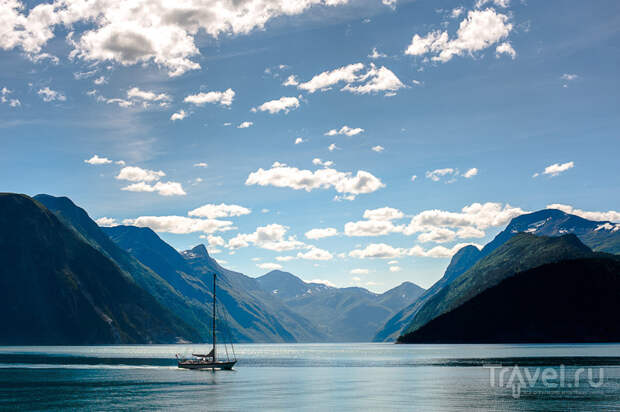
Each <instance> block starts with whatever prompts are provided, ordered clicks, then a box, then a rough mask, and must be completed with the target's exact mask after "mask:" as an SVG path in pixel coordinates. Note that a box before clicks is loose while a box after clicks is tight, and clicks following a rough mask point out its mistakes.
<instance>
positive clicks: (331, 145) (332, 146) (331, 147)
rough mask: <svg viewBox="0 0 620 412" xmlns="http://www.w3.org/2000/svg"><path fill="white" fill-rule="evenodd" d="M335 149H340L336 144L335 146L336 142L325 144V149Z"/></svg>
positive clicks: (331, 150)
mask: <svg viewBox="0 0 620 412" xmlns="http://www.w3.org/2000/svg"><path fill="white" fill-rule="evenodd" d="M336 149H340V148H339V147H338V146H336V143H332V144H330V145H329V146H327V150H329V151H330V152H333V151H334V150H336Z"/></svg>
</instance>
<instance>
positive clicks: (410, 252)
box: [349, 243, 482, 259]
mask: <svg viewBox="0 0 620 412" xmlns="http://www.w3.org/2000/svg"><path fill="white" fill-rule="evenodd" d="M468 245H474V246H476V247H478V248H482V246H481V245H478V244H475V243H458V244H456V245H454V246H452V247H451V248H447V247H444V246H435V247H434V248H431V249H424V248H422V247H421V246H419V245H415V246H413V247H411V248H402V247H394V246H391V245H388V244H385V243H371V244H370V245H368V246H366V247H365V248H363V249H355V250H352V251H350V252H349V256H351V257H354V258H357V259H394V258H401V257H405V256H417V257H430V258H449V257H451V256H453V255H454V254H455V253H456V252H458V251H459V249H461V248H463V247H465V246H468Z"/></svg>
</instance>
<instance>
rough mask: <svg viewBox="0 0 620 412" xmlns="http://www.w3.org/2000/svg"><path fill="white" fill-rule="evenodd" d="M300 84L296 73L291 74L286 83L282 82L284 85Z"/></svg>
mask: <svg viewBox="0 0 620 412" xmlns="http://www.w3.org/2000/svg"><path fill="white" fill-rule="evenodd" d="M298 84H299V81H297V76H295V75H294V74H291V75H290V76H288V77H287V78H286V80H285V81H284V83H282V86H297V85H298Z"/></svg>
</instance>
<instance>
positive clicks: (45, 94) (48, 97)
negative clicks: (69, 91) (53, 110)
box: [37, 86, 67, 103]
mask: <svg viewBox="0 0 620 412" xmlns="http://www.w3.org/2000/svg"><path fill="white" fill-rule="evenodd" d="M37 94H38V95H39V96H41V98H42V99H43V101H44V102H48V103H49V102H53V101H55V100H57V101H59V102H64V101H65V100H67V98H66V97H65V95H64V94H62V93H61V92H58V91H56V90H52V89H50V88H49V87H47V86H46V87H44V88H42V89H39V91H38V92H37Z"/></svg>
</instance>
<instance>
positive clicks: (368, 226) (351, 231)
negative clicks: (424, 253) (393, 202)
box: [344, 220, 404, 236]
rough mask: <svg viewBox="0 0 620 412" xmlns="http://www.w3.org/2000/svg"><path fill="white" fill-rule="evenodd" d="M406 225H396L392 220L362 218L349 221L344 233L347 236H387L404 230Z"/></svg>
mask: <svg viewBox="0 0 620 412" xmlns="http://www.w3.org/2000/svg"><path fill="white" fill-rule="evenodd" d="M403 229H404V226H402V225H401V226H396V225H394V223H392V222H391V221H390V220H360V221H357V222H347V223H345V225H344V234H345V235H347V236H385V235H388V234H390V233H394V232H402V231H403Z"/></svg>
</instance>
